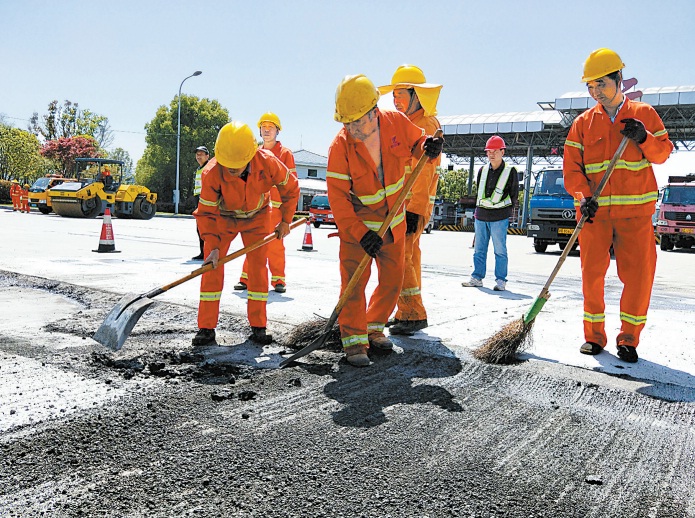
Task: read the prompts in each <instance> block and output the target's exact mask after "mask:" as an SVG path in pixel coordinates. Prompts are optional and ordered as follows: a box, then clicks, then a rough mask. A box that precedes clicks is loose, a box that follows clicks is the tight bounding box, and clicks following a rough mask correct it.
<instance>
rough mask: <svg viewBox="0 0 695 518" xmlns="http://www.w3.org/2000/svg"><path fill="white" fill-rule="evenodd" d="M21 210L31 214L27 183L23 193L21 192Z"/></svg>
mask: <svg viewBox="0 0 695 518" xmlns="http://www.w3.org/2000/svg"><path fill="white" fill-rule="evenodd" d="M19 210H20V212H26V213H27V214H29V184H28V183H25V184H24V187H23V188H22V190H21V191H19Z"/></svg>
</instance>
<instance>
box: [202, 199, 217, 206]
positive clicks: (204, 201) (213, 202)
mask: <svg viewBox="0 0 695 518" xmlns="http://www.w3.org/2000/svg"><path fill="white" fill-rule="evenodd" d="M198 203H200V204H201V205H205V206H206V207H217V206H218V205H219V204H220V200H219V199H218V200H215V201H208V200H206V199H205V198H199V199H198Z"/></svg>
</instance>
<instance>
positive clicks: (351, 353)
mask: <svg viewBox="0 0 695 518" xmlns="http://www.w3.org/2000/svg"><path fill="white" fill-rule="evenodd" d="M343 351H345V359H346V360H347V362H348V363H349V364H350V365H353V366H354V367H368V366H369V364H370V363H371V362H370V361H369V356H367V347H366V346H364V345H351V346H350V347H344V348H343Z"/></svg>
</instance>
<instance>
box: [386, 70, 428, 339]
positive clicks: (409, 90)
mask: <svg viewBox="0 0 695 518" xmlns="http://www.w3.org/2000/svg"><path fill="white" fill-rule="evenodd" d="M441 89H442V85H435V84H430V83H427V82H426V81H425V74H424V73H423V72H422V70H420V69H419V68H418V67H416V66H415V65H403V66H400V67H398V69H397V70H396V72H395V73H394V74H393V77H392V79H391V84H390V85H386V86H380V87H379V92H380V93H381V94H387V93H389V92H391V91H393V104H394V105H395V106H396V109H397V110H398V111H399V112H401V113H404V114H405V115H407V116H408V118H409V119H410V121H411V122H412V123H413V124H415V125H416V126H418V127H419V128H422V129H423V130H425V134H427V135H432V134H433V133H434V132H435V131H436V130H438V129H439V128H441V126H440V124H439V121H438V120H437V118H436V117H435V115H436V114H437V100H438V99H439V92H440V90H441ZM416 162H417V159H416V158H414V157H411V158H409V159H408V161H407V165H406V169H405V171H406V181H407V179H408V176H409V175H410V171H412V170H413V169H414V168H415V163H416ZM440 163H441V158H440V157H437V158H436V159H435V160H430V161H428V162H427V163H426V164H425V166H424V167H423V168H422V171H420V175H419V176H418V178H417V180H415V184H413V189H412V191H411V192H410V193H409V194H408V197H407V198H406V202H405V210H406V212H405V224H406V229H405V264H404V268H403V286H402V288H401V293H400V296H399V297H398V309H397V310H396V318H395V322H394V325H392V326H391V328H390V330H389V331H390V333H391V334H392V335H412V334H413V333H415V332H416V331H418V330H420V329H424V328H426V327H427V311H426V310H425V306H424V304H423V303H422V268H421V252H420V236H421V235H422V232H423V231H424V230H425V225H427V222H428V221H429V220H430V216H431V215H432V209H433V208H434V200H435V198H436V196H437V183H438V181H439V174H438V173H437V166H438V165H439V164H440Z"/></svg>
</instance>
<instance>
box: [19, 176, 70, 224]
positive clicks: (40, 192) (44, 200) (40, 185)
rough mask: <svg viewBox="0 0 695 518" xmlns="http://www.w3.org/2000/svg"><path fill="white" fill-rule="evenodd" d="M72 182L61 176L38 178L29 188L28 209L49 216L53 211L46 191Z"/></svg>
mask: <svg viewBox="0 0 695 518" xmlns="http://www.w3.org/2000/svg"><path fill="white" fill-rule="evenodd" d="M74 181H76V179H75V178H65V177H64V176H63V175H62V174H47V175H46V176H44V177H42V178H39V179H38V180H36V181H35V182H34V184H33V185H32V186H31V187H30V188H29V207H35V208H37V209H38V210H39V212H41V214H50V213H51V212H52V211H53V209H52V208H51V203H50V200H49V199H48V196H47V195H46V191H47V190H48V189H50V188H52V187H55V186H56V185H59V184H61V183H63V182H74Z"/></svg>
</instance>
